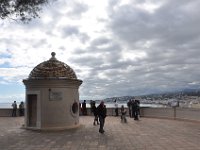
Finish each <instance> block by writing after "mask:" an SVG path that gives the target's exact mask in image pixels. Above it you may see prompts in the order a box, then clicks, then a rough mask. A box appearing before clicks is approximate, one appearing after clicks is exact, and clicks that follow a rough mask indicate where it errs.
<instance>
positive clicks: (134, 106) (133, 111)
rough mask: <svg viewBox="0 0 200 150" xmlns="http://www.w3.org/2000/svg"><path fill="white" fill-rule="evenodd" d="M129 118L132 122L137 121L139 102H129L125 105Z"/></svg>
mask: <svg viewBox="0 0 200 150" xmlns="http://www.w3.org/2000/svg"><path fill="white" fill-rule="evenodd" d="M127 106H128V110H129V116H130V118H134V120H139V117H138V116H139V115H140V101H139V100H134V99H133V100H129V101H128V103H127Z"/></svg>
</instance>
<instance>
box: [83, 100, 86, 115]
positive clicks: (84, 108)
mask: <svg viewBox="0 0 200 150" xmlns="http://www.w3.org/2000/svg"><path fill="white" fill-rule="evenodd" d="M82 112H83V115H84V116H86V115H87V108H86V100H84V101H83V103H82Z"/></svg>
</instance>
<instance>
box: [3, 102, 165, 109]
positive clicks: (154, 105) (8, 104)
mask: <svg viewBox="0 0 200 150" xmlns="http://www.w3.org/2000/svg"><path fill="white" fill-rule="evenodd" d="M98 105H99V104H98V103H96V106H98ZM105 105H106V107H107V108H114V107H115V106H114V103H105ZM122 105H124V107H125V108H127V104H126V103H119V104H118V107H119V108H120V107H121V106H122ZM17 106H19V103H17ZM86 107H87V108H90V104H86ZM140 107H152V108H163V107H166V106H164V105H161V104H140ZM6 108H12V103H0V109H6Z"/></svg>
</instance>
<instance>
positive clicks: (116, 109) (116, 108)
mask: <svg viewBox="0 0 200 150" xmlns="http://www.w3.org/2000/svg"><path fill="white" fill-rule="evenodd" d="M118 115H119V114H118V103H117V100H116V99H115V116H116V117H117V116H118Z"/></svg>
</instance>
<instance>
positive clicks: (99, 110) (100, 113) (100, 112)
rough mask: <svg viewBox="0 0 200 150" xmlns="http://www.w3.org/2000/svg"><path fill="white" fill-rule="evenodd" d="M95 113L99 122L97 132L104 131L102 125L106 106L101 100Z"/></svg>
mask: <svg viewBox="0 0 200 150" xmlns="http://www.w3.org/2000/svg"><path fill="white" fill-rule="evenodd" d="M97 114H98V116H99V122H100V127H99V132H100V133H104V132H105V131H104V129H103V127H104V123H105V118H106V115H107V109H106V106H105V105H104V102H103V101H101V103H100V104H99V106H98V107H97Z"/></svg>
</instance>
